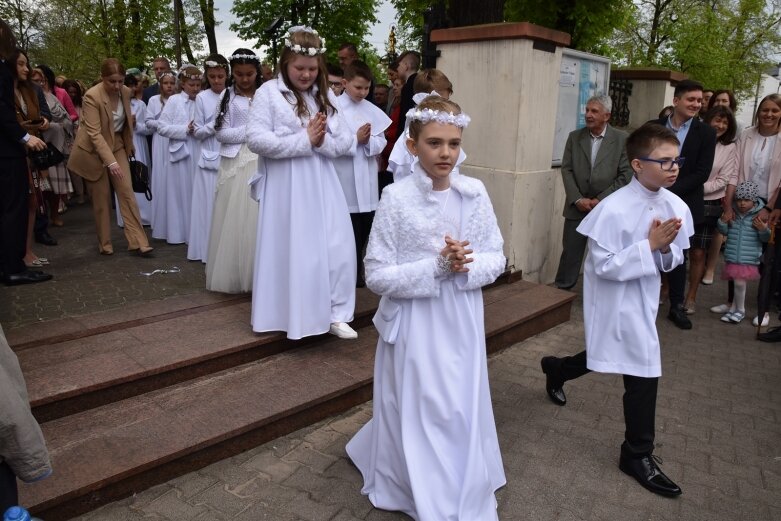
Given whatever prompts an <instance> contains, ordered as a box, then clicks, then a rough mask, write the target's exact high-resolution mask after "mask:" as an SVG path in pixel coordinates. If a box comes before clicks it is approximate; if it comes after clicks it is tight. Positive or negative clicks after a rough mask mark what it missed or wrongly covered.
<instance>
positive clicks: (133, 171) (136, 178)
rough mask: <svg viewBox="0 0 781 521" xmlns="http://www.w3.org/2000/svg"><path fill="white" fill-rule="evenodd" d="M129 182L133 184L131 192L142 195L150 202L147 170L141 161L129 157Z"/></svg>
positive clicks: (150, 193)
mask: <svg viewBox="0 0 781 521" xmlns="http://www.w3.org/2000/svg"><path fill="white" fill-rule="evenodd" d="M129 162H130V181H131V182H132V183H133V191H134V192H135V193H137V194H144V196H145V197H146V200H147V201H151V200H152V188H151V187H150V186H149V168H147V166H146V165H145V164H144V163H142V162H141V161H136V158H135V157H133V156H130V158H129Z"/></svg>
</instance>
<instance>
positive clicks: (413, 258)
mask: <svg viewBox="0 0 781 521" xmlns="http://www.w3.org/2000/svg"><path fill="white" fill-rule="evenodd" d="M450 185H451V187H452V188H453V189H455V190H456V191H457V192H458V193H459V194H461V197H462V199H463V206H462V210H461V213H462V218H461V222H462V230H463V231H462V236H461V237H454V238H457V239H458V240H461V241H464V240H468V241H469V242H470V245H469V246H468V248H471V249H473V250H474V253H473V254H472V255H471V256H472V257H473V258H474V262H472V263H470V264H467V267H468V268H469V272H468V273H465V274H461V273H459V274H456V275H450V276H452V277H454V280H455V283H456V287H457V288H459V289H461V290H473V289H479V288H481V287H483V286H485V285H486V284H490V283H491V282H493V281H494V280H496V277H498V276H499V275H500V274H501V273H502V271H503V270H504V267H505V258H504V254H503V253H502V245H503V241H502V235H501V233H500V232H499V226H498V225H497V224H496V216H495V215H494V210H493V206H492V205H491V200H490V199H489V197H488V193H487V192H486V190H485V187H484V186H483V183H481V182H480V181H478V180H477V179H473V178H471V177H466V176H463V175H460V174H457V173H451V174H450ZM431 191H432V184H431V179H429V178H428V176H426V174H425V173H424V172H423V170H422V169H421V167H420V165H419V164H417V163H416V166H415V170H414V172H413V174H412V175H410V176H408V177H406V178H404V179H402V180H401V181H399V182H398V183H393V184H391V185H389V186H388V187H387V188H385V190H383V193H382V198H381V199H380V204H379V207H378V208H377V213H376V215H375V217H374V224H373V225H372V231H371V235H370V237H369V245H368V247H367V250H366V258H365V260H364V264H365V266H366V285H367V286H368V287H369V289H371V290H372V291H373V292H375V293H377V294H380V295H384V296H388V297H393V298H426V297H437V296H439V285H440V282H441V281H442V280H443V278H442V277H441V276H440V275H438V272H437V266H436V258H437V256H438V255H439V252H440V251H442V248H444V247H445V239H444V237H443V236H441V233H440V230H441V229H442V226H441V224H442V222H441V219H442V218H443V217H442V212H441V210H440V205H439V203H438V202H437V200H436V199H435V198H434V196H433V195H432V193H431Z"/></svg>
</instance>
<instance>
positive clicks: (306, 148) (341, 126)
mask: <svg viewBox="0 0 781 521" xmlns="http://www.w3.org/2000/svg"><path fill="white" fill-rule="evenodd" d="M311 91H312V93H315V92H317V86H316V85H315V86H313V87H312V88H311ZM312 93H310V92H306V93H304V99H305V101H306V103H307V106H308V107H309V113H310V114H316V113H317V104H316V103H315V99H314V98H313V97H312ZM328 99H329V100H330V101H331V104H332V105H333V106H334V107H336V106H337V104H336V97H335V96H334V95H333V93H332V92H331V91H330V89H329V91H328ZM295 100H296V98H295V96H294V95H293V93H292V92H291V90H290V89H288V88H287V85H285V82H284V80H283V79H282V77H281V76H280V77H278V78H276V79H274V80H271V81H267V82H266V83H264V84H263V85H261V86H260V88H259V89H258V91H257V92H256V93H255V100H254V101H253V102H252V108H250V115H249V123H248V124H247V146H248V147H249V149H250V150H252V151H253V152H255V153H256V154H258V155H259V156H262V157H267V158H271V159H285V158H291V157H301V156H311V155H312V154H314V153H319V154H322V155H324V156H326V157H330V158H336V157H339V156H343V155H352V154H353V152H352V151H353V149H354V148H355V139H356V138H355V136H354V135H353V133H352V132H351V131H350V129H349V128H348V127H347V124H346V122H345V121H344V119H343V118H342V115H341V114H340V113H338V112H337V113H335V114H329V115H328V125H327V130H326V135H325V139H324V140H323V144H322V145H321V146H320V147H313V146H312V144H311V143H310V141H309V135H308V134H307V131H306V126H307V124H308V122H309V118H306V119H302V118H299V117H298V116H297V115H296V110H295Z"/></svg>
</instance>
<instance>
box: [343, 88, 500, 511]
mask: <svg viewBox="0 0 781 521" xmlns="http://www.w3.org/2000/svg"><path fill="white" fill-rule="evenodd" d="M419 108H420V109H422V110H424V111H430V112H428V113H427V116H424V117H430V118H431V119H430V120H431V121H432V122H428V123H426V122H425V121H428V120H425V119H424V120H419V119H417V120H414V121H413V122H412V124H411V128H410V135H411V138H410V139H409V140H408V141H409V143H410V146H411V148H413V149H415V150H416V155H417V156H418V158H419V161H416V162H415V167H414V171H413V173H412V175H409V176H407V177H405V178H404V179H402V180H401V181H398V182H395V183H393V184H391V185H389V186H388V187H386V188H385V190H384V192H383V196H382V198H381V199H380V203H379V207H378V209H377V213H376V215H375V219H374V227H373V228H372V232H371V236H370V238H369V246H368V249H367V254H366V259H365V261H364V262H365V265H366V284H367V286H368V287H369V289H371V290H372V291H374V292H375V293H378V294H381V295H382V299H381V300H380V306H379V309H378V310H377V313H376V315H375V317H374V324H375V326H376V327H377V330H378V331H379V334H380V339H379V341H378V343H377V355H376V358H375V366H374V411H373V417H372V419H371V420H369V422H368V423H367V424H366V425H364V427H363V428H362V429H361V430H360V431H359V432H358V433H357V434H356V435H355V437H354V438H353V439H352V440H350V442H349V443H348V444H347V454H348V455H349V456H350V459H352V461H353V462H354V463H355V465H356V466H357V467H358V469H359V470H360V471H361V474H362V475H363V478H364V486H363V489H362V493H363V494H366V495H368V496H369V500H370V501H371V502H372V504H373V505H374V506H375V507H377V508H381V509H385V510H400V511H402V512H405V513H406V514H408V515H409V516H411V517H412V518H413V519H415V520H417V521H478V520H479V521H491V520H497V519H498V517H497V510H496V508H497V503H496V499H495V496H494V492H495V491H496V489H498V488H500V487H501V486H503V485H504V484H505V482H506V480H505V474H504V470H503V466H502V457H501V454H500V451H499V443H498V439H497V435H496V427H495V422H494V417H493V411H492V407H491V396H490V391H489V387H488V369H487V362H486V346H485V327H484V323H483V297H482V291H481V288H482V287H483V286H485V285H486V284H490V283H491V282H493V281H494V280H495V279H496V277H498V276H499V275H500V274H501V273H502V271H503V270H504V267H505V258H504V255H503V253H502V244H503V242H502V237H501V234H500V232H499V228H498V226H497V223H496V217H495V215H494V212H493V207H492V205H491V201H490V199H489V198H488V194H487V192H486V190H485V187H484V186H483V184H482V183H481V182H480V181H478V180H476V179H473V178H469V177H465V176H462V175H459V174H457V173H455V172H454V171H453V167H454V166H455V163H456V160H457V158H458V152H459V149H460V139H461V130H462V128H463V127H465V126H466V124H467V123H468V121H469V119H468V117H467V116H465V115H463V114H460V112H461V111H460V108H459V107H458V105H456V104H454V103H452V102H449V101H446V100H444V99H442V98H439V97H431V98H429V99H428V100H426V101H424V102H422V103H421V105H420V106H419ZM411 113H412V112H411ZM453 114H455V115H456V116H453ZM408 117H410V116H408ZM412 117H415V116H412ZM433 141H436V142H437V143H438V145H437V146H436V147H434V146H431V145H430V143H431V142H433ZM413 143H414V145H412V144H413ZM432 151H433V154H432ZM444 157H447V159H444Z"/></svg>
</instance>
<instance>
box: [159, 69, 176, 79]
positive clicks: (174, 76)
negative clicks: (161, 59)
mask: <svg viewBox="0 0 781 521" xmlns="http://www.w3.org/2000/svg"><path fill="white" fill-rule="evenodd" d="M165 77H170V78H173V79H176V74H174V73H173V72H171V71H165V72H163V73H161V74H160V80H162V79H163V78H165ZM160 80H158V81H160Z"/></svg>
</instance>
